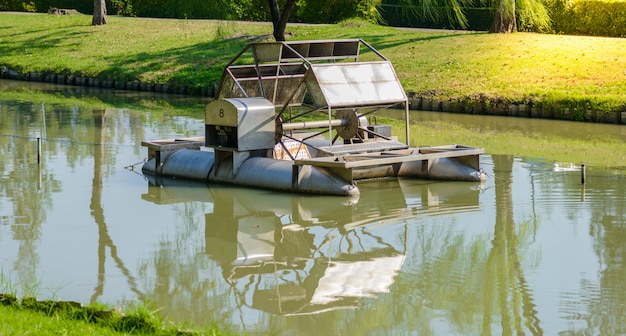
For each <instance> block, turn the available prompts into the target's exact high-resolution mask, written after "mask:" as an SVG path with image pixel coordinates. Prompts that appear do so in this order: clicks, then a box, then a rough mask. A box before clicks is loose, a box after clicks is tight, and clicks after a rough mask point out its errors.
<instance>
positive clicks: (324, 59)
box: [216, 39, 409, 144]
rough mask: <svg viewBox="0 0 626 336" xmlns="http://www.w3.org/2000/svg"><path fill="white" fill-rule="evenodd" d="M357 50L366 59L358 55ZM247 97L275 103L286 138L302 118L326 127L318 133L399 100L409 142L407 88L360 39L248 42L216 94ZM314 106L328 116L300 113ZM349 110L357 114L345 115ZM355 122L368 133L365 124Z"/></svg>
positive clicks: (390, 68) (317, 110) (278, 127)
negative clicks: (316, 118)
mask: <svg viewBox="0 0 626 336" xmlns="http://www.w3.org/2000/svg"><path fill="white" fill-rule="evenodd" d="M361 56H364V57H363V58H367V59H368V60H367V61H361V60H359V58H360V57H361ZM249 97H263V98H265V99H267V100H269V101H270V102H271V103H272V104H274V106H276V107H277V108H280V111H279V112H278V114H277V118H276V121H277V133H281V134H282V136H287V137H289V138H292V137H291V133H290V132H291V131H292V130H293V129H294V128H295V127H296V126H295V125H303V124H302V123H298V121H301V120H303V119H304V120H307V121H309V123H308V124H309V125H315V126H318V127H316V128H318V129H319V128H327V129H325V130H323V131H321V132H319V133H318V134H321V133H326V132H329V134H332V131H333V127H336V128H339V127H344V128H345V127H348V125H347V124H349V123H350V122H346V120H347V119H350V120H356V119H358V118H361V117H365V116H367V115H368V114H371V113H374V112H376V111H379V110H381V109H385V108H388V107H391V106H394V105H397V104H401V103H404V106H405V122H406V143H407V144H408V143H409V127H408V125H409V106H408V99H407V96H406V93H405V92H404V89H403V88H402V85H401V84H400V81H399V80H398V77H397V75H396V73H395V70H394V68H393V65H392V64H391V62H390V61H389V60H388V59H387V58H386V57H384V56H383V55H382V54H381V53H380V52H378V51H377V50H376V49H374V48H373V47H372V46H371V45H369V44H367V43H366V42H365V41H363V40H362V39H342V40H316V41H288V42H255V43H250V44H248V45H247V46H246V47H245V48H244V49H243V50H242V51H241V52H239V54H237V55H236V56H235V57H234V58H233V59H232V60H231V61H230V62H229V63H228V65H227V66H226V68H225V69H224V72H223V74H222V80H221V82H220V86H219V89H218V94H217V97H216V98H218V99H220V98H249ZM294 108H295V112H294ZM314 112H323V113H324V114H325V115H326V116H327V117H328V121H327V122H318V123H311V122H310V120H311V119H312V118H311V117H305V118H303V117H304V116H305V115H308V114H310V113H314ZM348 114H350V115H352V114H354V115H355V116H356V118H353V117H350V118H347V117H346V116H347V115H348ZM340 119H341V120H343V122H340V121H339V120H340ZM357 124H358V121H357ZM283 125H285V126H286V127H282V126H283ZM320 125H323V127H319V126H320ZM354 128H355V129H356V126H355V127H354ZM358 128H359V129H361V130H362V131H363V132H370V133H371V131H370V130H368V129H367V127H361V126H360V125H359V126H358ZM377 136H379V135H378V134H377ZM342 137H343V135H342ZM277 138H279V136H278V134H277ZM336 138H337V137H335V139H334V140H333V143H334V141H335V140H336ZM278 141H280V139H277V142H278Z"/></svg>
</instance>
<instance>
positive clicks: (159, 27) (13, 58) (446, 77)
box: [0, 13, 626, 122]
mask: <svg viewBox="0 0 626 336" xmlns="http://www.w3.org/2000/svg"><path fill="white" fill-rule="evenodd" d="M109 22H110V23H109V24H108V25H105V26H91V17H90V16H87V15H72V16H52V15H46V14H12V13H0V30H1V32H2V35H3V36H4V38H3V39H2V40H0V68H1V67H5V68H8V69H13V70H16V71H18V72H20V73H43V74H45V73H58V74H67V75H72V76H76V77H78V76H83V77H90V78H100V79H102V80H117V81H141V82H150V83H168V84H172V85H184V86H188V87H191V88H192V89H193V88H197V90H193V91H195V92H203V90H206V89H207V88H210V87H213V85H214V84H215V83H217V82H218V81H219V78H220V75H221V72H222V69H223V67H224V65H225V63H226V62H228V61H229V60H230V59H231V58H232V57H233V56H234V55H236V53H237V52H239V51H240V50H241V49H242V48H243V46H244V45H245V44H247V43H249V42H250V41H259V40H271V26H270V25H269V24H261V23H235V22H223V23H218V22H212V21H194V20H164V19H158V20H155V19H139V18H122V17H110V21H109ZM288 31H289V32H290V35H289V39H290V40H309V39H336V38H356V37H360V38H363V39H364V40H366V41H367V42H368V43H370V44H372V45H373V46H374V47H375V48H377V49H378V50H379V51H381V52H382V53H383V54H384V55H385V56H387V57H388V58H389V59H390V60H391V61H392V62H393V64H394V66H395V67H396V71H397V73H398V76H399V78H400V81H401V82H402V84H403V86H404V88H405V90H406V91H407V92H409V93H411V94H412V95H414V96H416V97H421V98H428V99H435V100H436V101H438V102H452V103H454V108H457V109H459V108H460V109H464V110H465V112H471V113H483V112H487V113H488V112H490V109H491V108H501V109H504V110H505V112H506V109H508V108H509V107H510V106H517V105H519V104H523V105H524V106H528V107H529V108H531V107H542V111H541V116H542V117H553V118H563V119H573V120H588V121H596V120H599V121H609V122H611V121H613V119H615V118H616V117H615V116H617V118H618V120H619V116H620V114H619V112H621V111H626V95H624V94H623V92H626V57H623V55H624V54H625V53H626V39H619V38H594V37H576V36H558V35H542V34H532V33H516V34H506V35H504V34H486V33H479V32H453V31H419V30H407V29H396V28H391V27H381V26H374V25H369V24H365V23H362V22H357V21H348V22H344V23H341V24H337V25H319V26H303V25H290V26H288ZM605 114H610V116H609V117H608V120H606V119H607V118H605V117H604V115H605Z"/></svg>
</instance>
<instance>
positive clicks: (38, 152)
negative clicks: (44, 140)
mask: <svg viewBox="0 0 626 336" xmlns="http://www.w3.org/2000/svg"><path fill="white" fill-rule="evenodd" d="M40 163H41V137H38V138H37V164H40Z"/></svg>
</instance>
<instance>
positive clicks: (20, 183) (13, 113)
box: [0, 102, 54, 286]
mask: <svg viewBox="0 0 626 336" xmlns="http://www.w3.org/2000/svg"><path fill="white" fill-rule="evenodd" d="M23 109H24V106H20V105H14V104H7V103H2V102H0V157H1V158H2V161H3V162H2V164H0V210H2V213H0V224H6V225H10V227H11V231H12V232H13V239H14V240H16V241H19V242H20V244H19V249H18V253H17V255H18V258H17V259H16V260H15V264H14V266H13V268H14V270H15V271H17V273H18V277H19V282H21V283H23V284H24V285H25V286H31V285H34V284H36V283H38V282H39V281H40V280H41V279H39V278H38V277H37V274H36V268H37V267H36V266H37V264H38V263H39V256H38V254H37V250H36V247H37V241H38V240H39V239H40V235H41V224H42V223H43V222H44V221H45V218H46V216H45V214H46V212H45V211H46V208H47V207H48V206H49V205H50V191H51V190H52V189H53V186H54V180H53V178H52V177H51V175H50V174H47V173H46V169H45V166H46V162H45V161H43V162H41V164H37V149H36V137H37V136H41V133H40V132H41V130H40V128H39V127H38V125H40V120H41V117H42V116H43V115H44V114H45V111H44V110H43V109H40V108H38V106H37V107H36V106H34V105H32V106H29V107H28V108H27V111H23ZM34 166H36V169H33V167H34ZM40 181H41V185H40ZM3 199H6V200H8V201H7V202H6V203H5V202H3V201H2V200H3ZM5 211H6V212H5Z"/></svg>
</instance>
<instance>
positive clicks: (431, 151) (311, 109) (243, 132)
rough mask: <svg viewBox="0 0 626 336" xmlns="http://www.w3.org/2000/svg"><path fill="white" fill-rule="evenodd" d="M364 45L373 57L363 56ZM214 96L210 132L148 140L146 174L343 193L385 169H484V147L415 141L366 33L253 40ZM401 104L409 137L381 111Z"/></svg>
mask: <svg viewBox="0 0 626 336" xmlns="http://www.w3.org/2000/svg"><path fill="white" fill-rule="evenodd" d="M362 50H363V52H367V53H369V54H370V55H372V56H374V57H375V58H376V60H375V61H367V62H364V61H360V60H359V56H360V54H361V52H362ZM248 59H252V60H253V62H252V64H245V62H246V61H247V60H248ZM216 98H217V99H215V100H213V101H211V102H210V103H209V104H208V105H207V106H206V110H205V136H204V138H202V137H197V138H185V139H168V140H156V141H145V142H143V143H142V144H143V145H144V146H146V147H148V159H149V160H148V161H147V162H146V164H144V166H143V168H142V170H143V172H144V173H145V174H148V175H162V176H170V177H177V178H188V179H196V180H202V181H210V182H225V183H233V184H240V185H245V186H251V187H259V188H265V189H275V190H281V191H290V192H302V193H313V194H329V195H344V196H346V195H356V194H358V193H359V192H360V191H359V189H358V188H357V186H356V184H355V181H357V180H364V179H373V178H380V177H417V178H424V179H442V180H461V181H481V180H484V179H485V175H484V174H483V173H482V172H481V170H480V167H479V155H480V154H482V153H484V150H483V149H481V148H474V147H470V146H463V145H446V146H436V147H422V148H411V147H410V146H409V102H408V98H407V96H406V94H405V92H404V89H403V88H402V85H401V83H400V81H399V80H398V78H397V75H396V73H395V70H394V69H393V66H392V64H391V62H390V61H389V60H388V59H387V58H385V57H384V56H383V55H382V54H380V53H379V52H378V51H377V50H375V49H374V48H372V47H371V46H370V45H369V44H367V43H366V42H365V41H363V40H360V39H349V40H326V41H293V42H271V43H251V44H249V45H248V46H247V47H246V48H245V49H244V50H242V51H241V52H240V53H239V54H238V55H237V56H236V57H235V58H234V59H233V60H232V61H231V62H230V63H229V64H228V65H227V66H226V68H225V70H224V73H223V75H222V81H221V83H220V86H219V89H218V94H217V97H216ZM402 104H403V105H404V109H405V120H404V121H405V134H404V136H405V140H406V143H402V142H400V141H398V138H397V137H396V136H392V135H391V128H390V126H389V125H381V124H378V123H377V122H376V118H375V116H374V113H376V112H377V111H380V110H382V109H387V108H391V107H394V106H399V105H402ZM372 120H373V121H374V122H373V123H371V121H372ZM203 148H207V149H210V150H200V149H203Z"/></svg>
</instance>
